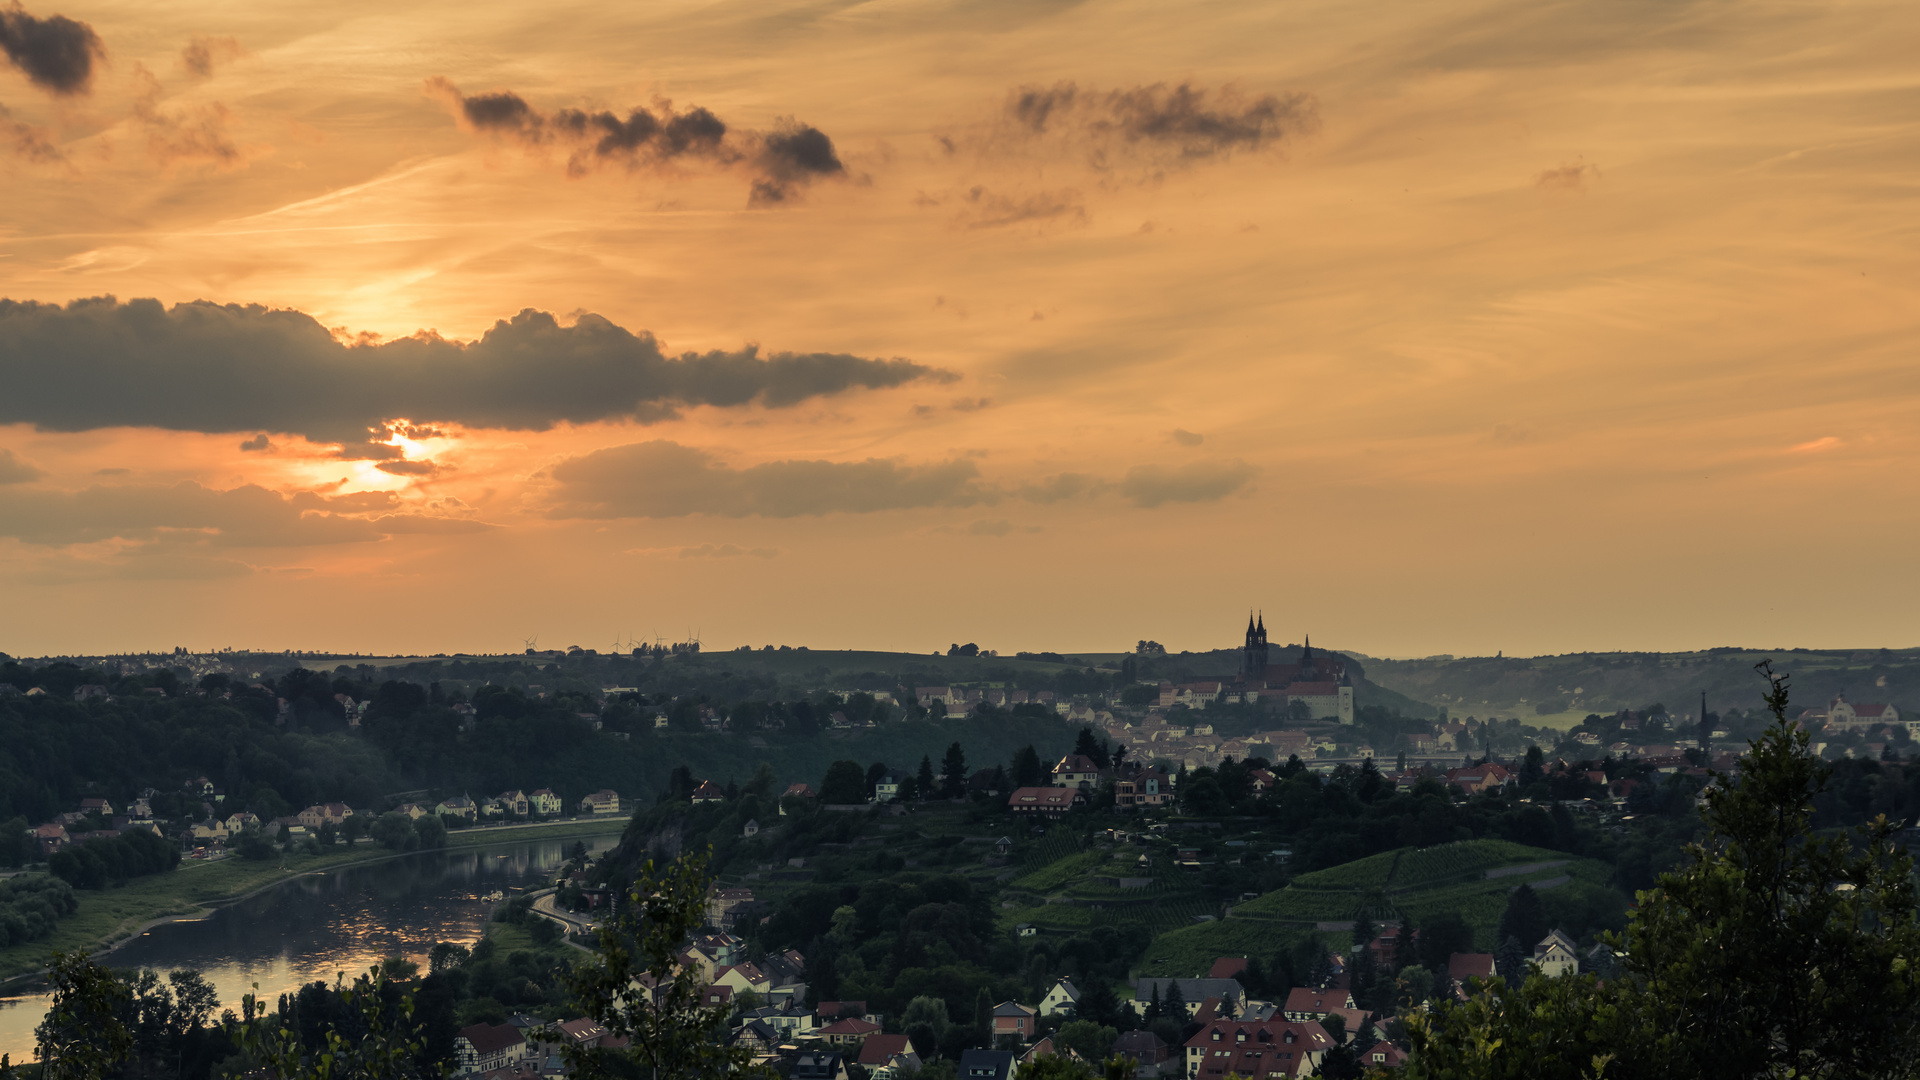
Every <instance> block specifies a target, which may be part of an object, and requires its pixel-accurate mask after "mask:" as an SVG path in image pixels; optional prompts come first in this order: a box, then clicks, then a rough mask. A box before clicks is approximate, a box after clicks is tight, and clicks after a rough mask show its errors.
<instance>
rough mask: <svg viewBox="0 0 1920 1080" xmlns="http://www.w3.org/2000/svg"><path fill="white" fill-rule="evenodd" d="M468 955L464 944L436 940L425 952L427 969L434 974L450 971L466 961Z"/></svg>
mask: <svg viewBox="0 0 1920 1080" xmlns="http://www.w3.org/2000/svg"><path fill="white" fill-rule="evenodd" d="M469 955H471V954H470V953H469V952H468V950H467V947H466V946H465V945H461V944H459V943H457V942H451V941H442V942H438V943H436V944H435V945H434V947H433V948H432V949H430V950H428V952H427V970H428V971H431V972H432V973H433V974H435V975H438V974H440V973H441V972H443V971H451V970H453V969H454V968H457V967H459V966H460V965H461V964H464V963H466V962H467V957H468V956H469Z"/></svg>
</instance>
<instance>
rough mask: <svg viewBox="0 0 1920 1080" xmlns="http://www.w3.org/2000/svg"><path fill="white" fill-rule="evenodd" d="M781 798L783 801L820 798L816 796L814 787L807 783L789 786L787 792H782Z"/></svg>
mask: <svg viewBox="0 0 1920 1080" xmlns="http://www.w3.org/2000/svg"><path fill="white" fill-rule="evenodd" d="M780 797H781V798H783V799H816V798H819V796H818V795H815V794H814V791H813V785H811V784H806V783H794V784H788V785H787V790H785V791H783V792H781V793H780Z"/></svg>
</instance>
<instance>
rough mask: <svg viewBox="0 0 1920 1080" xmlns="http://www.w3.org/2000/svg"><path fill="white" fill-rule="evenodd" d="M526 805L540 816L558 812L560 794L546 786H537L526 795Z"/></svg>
mask: <svg viewBox="0 0 1920 1080" xmlns="http://www.w3.org/2000/svg"><path fill="white" fill-rule="evenodd" d="M527 806H528V808H529V809H531V810H532V811H533V812H534V813H536V814H538V815H540V816H541V817H546V816H548V815H550V814H557V813H559V812H560V796H558V795H555V794H554V793H553V792H552V791H550V790H548V789H547V788H539V789H537V790H535V791H534V793H533V794H532V795H531V796H529V797H528V799H527Z"/></svg>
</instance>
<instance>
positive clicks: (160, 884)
mask: <svg viewBox="0 0 1920 1080" xmlns="http://www.w3.org/2000/svg"><path fill="white" fill-rule="evenodd" d="M626 825H627V819H626V818H625V817H624V816H613V815H609V816H607V817H605V818H599V819H590V820H582V821H558V822H542V823H538V824H529V825H501V826H489V827H485V828H473V829H458V830H455V831H453V832H449V833H448V834H447V847H446V850H448V851H459V850H463V849H471V848H478V847H488V846H491V845H493V844H499V843H511V842H517V841H524V840H572V839H576V838H585V837H590V836H612V835H617V834H619V833H620V832H622V831H623V830H624V829H625V828H626ZM403 854H407V853H403V852H397V851H389V850H387V849H386V848H382V847H379V846H378V845H376V844H374V843H373V842H372V841H371V840H363V841H361V842H360V843H359V844H356V845H355V846H353V847H351V848H344V847H336V848H335V849H333V850H330V851H327V852H324V853H322V854H319V855H288V856H285V857H280V858H274V859H269V860H267V861H264V862H250V861H248V860H246V859H241V858H238V857H232V856H230V857H228V858H224V859H215V860H209V861H206V862H184V863H181V864H180V867H179V868H178V869H176V870H172V871H170V872H168V873H165V874H155V875H153V876H151V877H144V878H136V879H134V880H132V881H129V882H127V883H126V884H124V885H121V886H119V887H117V888H109V889H102V890H98V891H95V890H91V889H81V890H79V897H80V910H79V911H77V912H75V913H74V914H73V915H72V916H70V917H68V918H65V919H62V920H60V923H59V925H58V926H56V927H55V928H54V931H53V935H52V936H51V937H49V938H47V939H45V940H43V941H35V942H30V943H28V944H25V945H14V946H11V947H8V948H5V949H0V990H5V989H16V988H18V987H19V986H20V985H23V984H27V983H31V982H33V981H35V980H37V979H38V978H39V976H40V974H41V972H42V971H43V970H44V969H45V966H46V960H47V956H48V955H49V954H50V953H53V952H55V951H62V952H72V951H74V950H77V949H85V950H87V951H88V952H91V953H94V954H95V955H99V954H101V953H104V952H110V951H111V950H112V949H113V948H114V947H115V946H117V945H119V944H121V943H122V942H125V941H128V940H130V939H132V938H135V937H138V936H139V935H140V934H142V933H144V932H145V931H146V930H148V929H150V928H152V927H154V926H158V925H160V924H162V923H167V922H175V921H182V920H188V919H203V918H206V916H207V915H208V913H209V912H210V911H211V910H212V909H213V908H215V907H219V906H221V905H223V904H230V903H233V902H235V901H238V900H242V899H245V898H246V897H248V896H251V895H253V894H255V893H258V892H260V891H262V890H264V889H270V888H273V887H274V886H276V885H280V884H282V883H284V882H288V881H292V880H293V879H295V878H298V877H302V876H304V875H308V874H319V873H326V872H328V871H332V870H339V869H342V868H344V867H348V866H360V865H363V864H366V863H375V862H382V861H385V860H387V859H397V858H400V857H401V856H402V855H403Z"/></svg>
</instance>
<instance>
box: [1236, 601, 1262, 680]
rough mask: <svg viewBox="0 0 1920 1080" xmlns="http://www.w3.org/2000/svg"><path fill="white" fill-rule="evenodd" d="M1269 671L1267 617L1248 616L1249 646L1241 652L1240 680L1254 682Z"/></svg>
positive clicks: (1250, 614) (1249, 614)
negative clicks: (1256, 618)
mask: <svg viewBox="0 0 1920 1080" xmlns="http://www.w3.org/2000/svg"><path fill="white" fill-rule="evenodd" d="M1266 670H1267V617H1266V615H1265V614H1262V615H1261V616H1260V617H1259V620H1258V621H1257V622H1256V621H1255V620H1254V616H1253V614H1252V613H1251V612H1249V613H1248V614H1247V644H1246V646H1245V647H1244V648H1242V649H1241V651H1240V678H1241V679H1242V680H1243V681H1246V682H1252V681H1254V680H1257V679H1259V678H1260V676H1261V675H1262V674H1263V673H1264V672H1265V671H1266Z"/></svg>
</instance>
